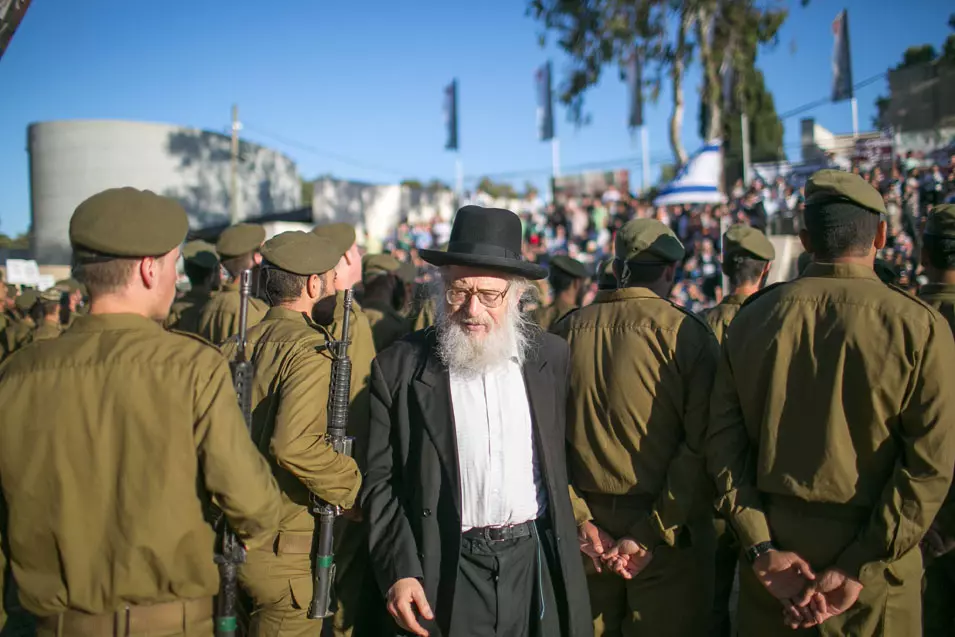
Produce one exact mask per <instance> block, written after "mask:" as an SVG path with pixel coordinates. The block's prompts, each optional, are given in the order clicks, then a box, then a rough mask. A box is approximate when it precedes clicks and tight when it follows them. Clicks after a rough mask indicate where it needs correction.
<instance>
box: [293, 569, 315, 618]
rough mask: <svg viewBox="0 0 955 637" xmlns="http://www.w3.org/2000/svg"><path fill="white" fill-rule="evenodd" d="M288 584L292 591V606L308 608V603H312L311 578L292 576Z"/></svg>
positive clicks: (302, 608)
mask: <svg viewBox="0 0 955 637" xmlns="http://www.w3.org/2000/svg"><path fill="white" fill-rule="evenodd" d="M288 585H289V590H290V591H291V593H292V608H298V609H300V610H308V605H309V604H311V603H312V585H313V583H312V578H311V577H310V576H309V577H292V578H289V581H288Z"/></svg>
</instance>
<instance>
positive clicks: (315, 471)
mask: <svg viewBox="0 0 955 637" xmlns="http://www.w3.org/2000/svg"><path fill="white" fill-rule="evenodd" d="M262 256H263V258H264V263H263V266H262V284H263V286H264V289H265V292H266V294H267V296H268V298H269V299H270V302H271V304H272V307H270V308H269V310H268V312H266V314H265V317H264V318H263V319H262V321H261V322H260V323H258V324H257V325H255V326H254V327H252V328H251V329H250V330H249V333H248V351H249V354H250V356H249V360H250V361H251V363H252V365H253V367H254V368H255V373H254V376H253V380H252V414H253V416H252V438H253V440H255V441H257V443H258V445H259V451H261V452H262V454H263V455H264V456H265V457H266V458H268V461H269V464H270V465H271V467H272V472H273V473H274V475H275V478H276V480H278V483H279V488H280V489H281V491H282V519H281V524H280V526H279V532H278V535H277V536H276V537H275V538H274V541H273V542H270V543H269V544H268V545H265V546H262V547H261V548H260V549H259V550H254V551H249V553H248V555H247V557H246V563H245V565H244V566H243V567H242V569H241V571H240V577H241V581H242V584H243V585H244V586H245V588H246V590H248V591H249V592H250V593H251V594H252V596H253V598H254V599H255V605H256V610H255V612H254V613H253V615H252V626H251V634H252V636H253V637H276V636H279V635H281V636H282V637H289V636H293V635H301V636H302V637H305V636H307V635H318V634H319V633H320V631H321V625H320V624H318V623H316V622H314V621H313V620H310V619H308V618H307V617H306V611H307V610H308V605H309V602H311V600H312V575H311V558H310V554H311V551H312V539H313V535H314V532H315V518H314V517H313V516H312V513H311V512H310V510H309V497H310V495H312V494H314V495H316V496H318V497H320V498H321V499H322V500H324V501H326V502H329V503H331V504H334V505H339V506H341V507H343V508H345V509H349V508H351V507H352V506H353V505H354V503H355V499H356V498H357V497H358V489H359V487H360V486H361V475H360V473H359V472H358V465H357V464H356V463H355V461H354V460H352V459H351V458H349V457H347V456H343V455H340V454H338V453H336V452H335V451H334V450H333V449H332V447H331V446H330V445H329V444H328V443H327V442H326V441H325V430H326V429H325V428H326V416H327V414H326V407H327V404H328V390H329V379H330V373H331V365H332V359H331V357H330V356H329V354H328V353H327V351H326V349H325V345H326V342H327V339H326V332H325V331H324V329H323V328H322V327H321V326H319V325H317V324H316V323H315V322H314V321H312V319H311V315H312V311H313V310H314V308H315V304H316V303H318V301H320V300H321V299H323V298H325V297H326V296H329V295H332V294H334V291H335V271H334V269H333V268H334V267H335V264H336V263H338V255H337V254H336V253H335V250H334V247H333V246H332V245H331V242H330V241H328V240H327V239H321V238H319V237H317V236H315V235H314V234H312V233H309V232H283V233H281V234H279V235H276V236H275V237H273V238H272V239H269V240H268V241H266V242H265V245H264V246H263V247H262ZM236 347H237V343H236V340H235V339H232V340H230V341H229V342H228V343H226V344H225V346H224V347H223V353H224V354H225V355H226V357H228V358H230V359H231V358H232V357H233V356H234V354H235V349H236Z"/></svg>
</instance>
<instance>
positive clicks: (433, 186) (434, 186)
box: [426, 179, 451, 193]
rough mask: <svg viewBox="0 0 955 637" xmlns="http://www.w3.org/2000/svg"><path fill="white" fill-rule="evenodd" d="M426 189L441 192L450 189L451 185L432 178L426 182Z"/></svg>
mask: <svg viewBox="0 0 955 637" xmlns="http://www.w3.org/2000/svg"><path fill="white" fill-rule="evenodd" d="M426 189H427V191H428V192H430V193H436V192H441V191H443V190H451V186H449V185H447V184H446V183H444V182H443V181H441V180H440V179H432V180H431V181H429V182H428V185H427V186H426Z"/></svg>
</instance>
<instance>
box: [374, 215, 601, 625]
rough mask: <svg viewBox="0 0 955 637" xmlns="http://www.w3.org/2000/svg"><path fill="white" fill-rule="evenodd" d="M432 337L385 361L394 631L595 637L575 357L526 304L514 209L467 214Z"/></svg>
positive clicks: (382, 454)
mask: <svg viewBox="0 0 955 637" xmlns="http://www.w3.org/2000/svg"><path fill="white" fill-rule="evenodd" d="M420 254H421V257H422V258H423V259H425V260H426V261H428V262H429V263H432V264H433V265H436V266H438V267H439V272H440V278H439V281H438V284H437V285H436V286H435V294H434V301H435V307H436V310H437V319H436V323H435V325H434V326H433V327H430V328H428V329H425V330H421V331H418V332H415V333H414V334H411V335H409V336H408V337H406V338H405V339H403V340H401V341H399V342H397V343H395V344H394V345H392V346H391V347H389V348H388V349H386V350H384V351H383V352H382V353H380V354H379V355H378V358H376V359H375V363H374V365H373V366H372V386H371V431H370V435H369V448H368V463H367V472H366V476H365V483H364V484H365V489H364V491H363V493H362V496H361V504H362V510H363V512H364V515H365V519H367V520H368V523H369V532H370V548H371V560H372V564H373V568H374V570H375V573H376V576H377V578H378V583H379V585H380V586H381V590H382V591H385V592H386V598H387V607H388V611H389V613H390V614H391V616H392V617H393V618H394V620H395V623H396V627H395V633H394V634H399V635H408V634H412V635H421V636H427V635H431V636H440V635H444V636H449V635H450V636H453V637H458V636H468V637H485V636H487V637H492V636H493V637H499V636H507V637H589V636H591V635H592V634H593V628H592V623H591V619H590V606H589V602H588V595H587V588H586V580H585V578H584V573H583V566H582V561H581V554H580V550H579V545H578V541H577V530H576V525H575V522H574V515H573V510H572V506H571V502H570V496H569V493H568V478H567V461H566V457H565V409H564V405H565V403H566V400H567V381H568V362H569V361H568V348H567V345H566V343H564V342H563V341H561V340H560V339H558V338H557V337H555V336H553V335H550V334H545V333H543V332H542V331H541V330H540V329H539V328H537V327H536V326H534V325H533V324H532V322H531V321H529V319H528V317H527V316H526V315H524V314H523V313H522V312H521V310H520V305H519V302H520V298H521V295H522V293H523V292H524V291H525V289H526V288H527V286H528V285H530V283H529V280H530V279H541V278H543V277H544V276H545V275H546V271H545V270H544V269H543V268H541V267H539V266H537V265H535V264H532V263H528V262H526V261H524V260H523V259H522V258H521V222H520V220H519V219H518V217H517V215H515V214H514V213H513V212H511V211H509V210H501V209H491V208H481V207H477V206H466V207H464V208H462V209H461V210H459V211H458V214H457V216H456V218H455V221H454V225H453V227H452V230H451V239H450V242H449V243H448V247H447V250H446V251H434V250H422V251H421V252H420Z"/></svg>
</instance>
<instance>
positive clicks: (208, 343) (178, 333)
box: [166, 327, 228, 351]
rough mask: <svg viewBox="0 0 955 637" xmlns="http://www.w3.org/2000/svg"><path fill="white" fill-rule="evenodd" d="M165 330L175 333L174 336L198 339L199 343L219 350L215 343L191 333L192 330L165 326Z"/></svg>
mask: <svg viewBox="0 0 955 637" xmlns="http://www.w3.org/2000/svg"><path fill="white" fill-rule="evenodd" d="M166 332H168V333H169V334H175V335H176V336H185V337H186V338H191V339H192V340H194V341H198V342H199V343H202V344H203V345H206V346H208V347H211V348H212V349H214V350H216V351H219V348H218V347H216V345H215V343H213V342H212V341H209V340H206V339H205V338H203V337H201V336H199V335H198V334H193V333H192V332H185V331H182V330H177V329H175V328H173V327H167V328H166ZM226 342H228V341H226Z"/></svg>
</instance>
